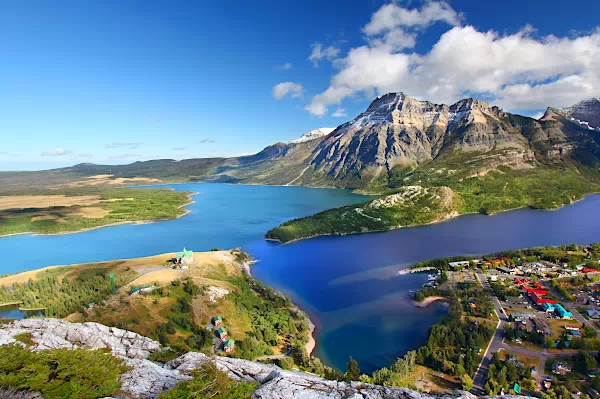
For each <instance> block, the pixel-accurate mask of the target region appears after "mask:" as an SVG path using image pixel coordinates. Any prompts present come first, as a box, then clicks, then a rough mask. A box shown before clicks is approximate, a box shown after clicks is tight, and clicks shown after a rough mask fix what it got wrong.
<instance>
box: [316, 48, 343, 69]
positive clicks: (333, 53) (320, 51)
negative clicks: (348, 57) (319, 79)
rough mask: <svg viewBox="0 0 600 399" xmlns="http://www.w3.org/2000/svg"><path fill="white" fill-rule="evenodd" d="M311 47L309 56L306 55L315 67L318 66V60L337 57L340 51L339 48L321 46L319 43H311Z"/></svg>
mask: <svg viewBox="0 0 600 399" xmlns="http://www.w3.org/2000/svg"><path fill="white" fill-rule="evenodd" d="M311 47H312V52H311V53H310V56H308V60H309V61H310V62H312V63H313V66H314V67H315V68H316V67H318V66H319V61H321V60H322V59H327V60H329V61H331V60H333V59H334V58H335V57H337V56H338V55H339V54H340V51H341V50H340V49H339V48H337V47H334V46H329V47H325V48H323V45H322V44H321V43H313V44H312V46H311Z"/></svg>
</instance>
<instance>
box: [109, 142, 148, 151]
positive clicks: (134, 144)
mask: <svg viewBox="0 0 600 399" xmlns="http://www.w3.org/2000/svg"><path fill="white" fill-rule="evenodd" d="M142 145H144V143H142V142H139V141H136V142H123V141H113V142H112V143H110V144H107V145H105V146H104V148H127V149H129V150H135V149H138V148H139V147H140V146H142Z"/></svg>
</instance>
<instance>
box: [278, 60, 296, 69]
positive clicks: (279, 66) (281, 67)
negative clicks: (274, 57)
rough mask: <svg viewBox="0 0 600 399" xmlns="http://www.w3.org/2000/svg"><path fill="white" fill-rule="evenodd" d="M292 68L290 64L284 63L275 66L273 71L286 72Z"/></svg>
mask: <svg viewBox="0 0 600 399" xmlns="http://www.w3.org/2000/svg"><path fill="white" fill-rule="evenodd" d="M293 67H294V66H293V65H292V63H291V62H286V63H285V64H282V65H277V66H276V67H275V69H279V70H282V71H287V70H288V69H292V68H293Z"/></svg>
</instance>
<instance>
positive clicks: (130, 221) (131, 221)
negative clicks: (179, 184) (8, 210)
mask: <svg viewBox="0 0 600 399" xmlns="http://www.w3.org/2000/svg"><path fill="white" fill-rule="evenodd" d="M171 190H172V191H175V190H173V189H171ZM197 194H198V193H197V192H191V193H188V202H186V203H185V204H182V205H180V206H178V207H177V209H181V208H184V207H186V206H188V205H191V204H193V203H195V202H196V201H194V200H193V199H192V197H193V196H194V195H197ZM190 213H192V211H191V210H189V209H185V210H184V212H183V213H182V214H181V215H177V216H175V217H173V218H167V219H156V220H127V221H123V222H115V223H108V224H103V225H101V226H94V227H86V228H83V229H78V230H72V231H61V232H58V233H36V232H33V231H24V232H22V233H11V234H0V238H3V237H12V236H20V235H32V236H62V235H68V234H77V233H84V232H86V231H92V230H98V229H103V228H105V227H114V226H120V225H126V224H131V225H141V224H150V223H158V222H167V221H169V220H176V219H179V218H182V217H184V216H186V215H189V214H190Z"/></svg>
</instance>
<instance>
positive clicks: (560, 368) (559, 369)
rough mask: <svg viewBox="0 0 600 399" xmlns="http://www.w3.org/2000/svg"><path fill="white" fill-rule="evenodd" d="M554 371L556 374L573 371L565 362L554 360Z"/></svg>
mask: <svg viewBox="0 0 600 399" xmlns="http://www.w3.org/2000/svg"><path fill="white" fill-rule="evenodd" d="M552 372H553V373H554V374H561V375H562V374H566V373H570V372H571V368H570V367H569V366H568V365H567V364H566V363H563V362H558V361H556V362H554V363H552Z"/></svg>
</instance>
